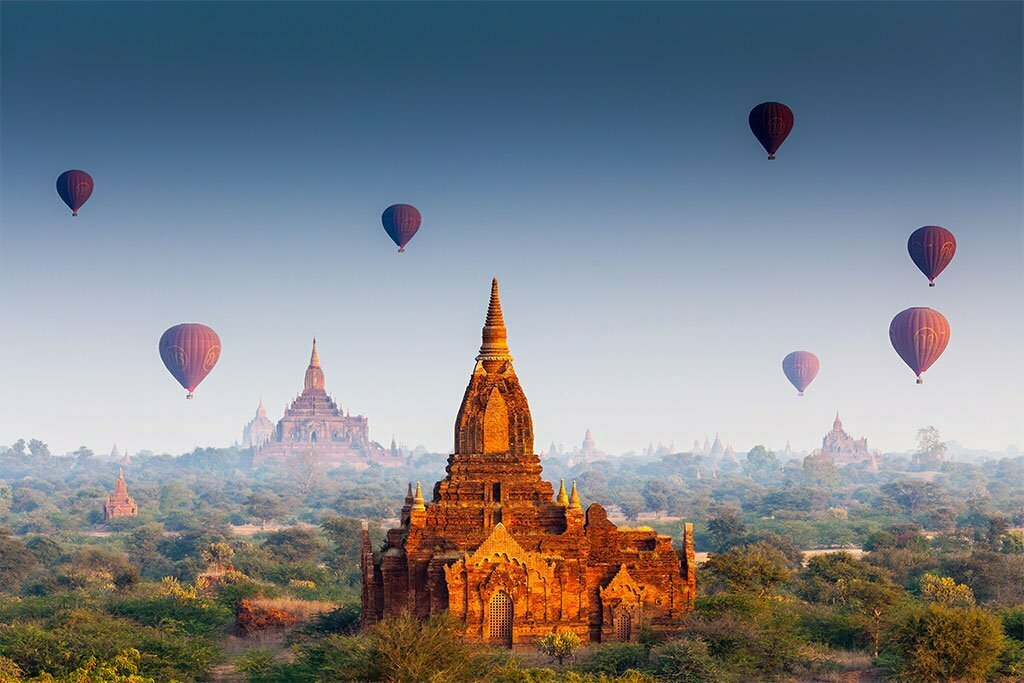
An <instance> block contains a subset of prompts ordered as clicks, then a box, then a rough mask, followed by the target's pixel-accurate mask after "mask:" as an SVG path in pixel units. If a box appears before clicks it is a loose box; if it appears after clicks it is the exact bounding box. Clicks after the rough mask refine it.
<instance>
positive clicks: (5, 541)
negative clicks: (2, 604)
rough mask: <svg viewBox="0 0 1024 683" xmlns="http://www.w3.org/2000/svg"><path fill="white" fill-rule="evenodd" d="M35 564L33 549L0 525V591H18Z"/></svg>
mask: <svg viewBox="0 0 1024 683" xmlns="http://www.w3.org/2000/svg"><path fill="white" fill-rule="evenodd" d="M35 565H36V556H35V555H33V554H32V551H31V550H29V549H28V548H27V547H25V544H24V543H22V542H21V541H19V540H18V539H16V538H14V537H13V536H11V535H10V529H6V528H3V527H0V592H4V591H16V590H17V589H18V587H19V586H20V585H21V582H22V581H24V580H25V577H27V576H28V575H29V573H30V572H31V571H32V568H33V567H35Z"/></svg>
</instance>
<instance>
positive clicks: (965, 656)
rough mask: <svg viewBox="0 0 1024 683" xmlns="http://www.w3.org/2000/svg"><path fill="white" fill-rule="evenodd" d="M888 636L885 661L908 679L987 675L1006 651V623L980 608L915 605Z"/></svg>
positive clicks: (890, 667) (900, 616)
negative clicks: (1004, 643) (1004, 641)
mask: <svg viewBox="0 0 1024 683" xmlns="http://www.w3.org/2000/svg"><path fill="white" fill-rule="evenodd" d="M887 636H888V637H887V638H886V641H887V642H886V650H885V653H884V655H883V657H882V663H883V665H884V666H885V667H886V668H887V669H889V670H890V672H892V674H893V675H895V676H896V677H898V678H900V679H902V680H906V681H951V680H965V681H980V680H984V679H985V677H986V676H988V675H989V674H990V673H992V672H993V671H994V670H995V669H996V668H997V666H998V665H999V662H998V658H999V655H1000V653H1001V652H1002V651H1003V631H1002V625H1001V624H1000V623H999V620H998V619H996V617H995V616H993V615H992V614H990V613H989V612H986V611H985V610H982V609H978V608H963V607H947V606H944V605H939V604H931V605H928V606H927V607H914V608H911V609H908V610H906V611H905V612H904V613H903V614H901V615H899V617H897V619H896V620H895V621H894V623H893V624H892V626H891V627H890V628H889V630H888V633H887Z"/></svg>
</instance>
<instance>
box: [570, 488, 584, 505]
mask: <svg viewBox="0 0 1024 683" xmlns="http://www.w3.org/2000/svg"><path fill="white" fill-rule="evenodd" d="M569 509H570V510H582V509H583V508H582V506H581V505H580V494H579V493H578V492H577V491H576V482H573V483H572V493H570V494H569Z"/></svg>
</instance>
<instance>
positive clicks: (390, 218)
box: [380, 204, 421, 253]
mask: <svg viewBox="0 0 1024 683" xmlns="http://www.w3.org/2000/svg"><path fill="white" fill-rule="evenodd" d="M380 221H381V223H383V224H384V230H385V231H386V232H387V233H388V237H390V238H391V239H392V240H394V242H395V244H397V245H398V252H399V253H402V252H403V251H405V245H407V244H409V240H411V239H412V236H413V235H415V234H416V231H417V230H419V229H420V221H421V218H420V212H419V210H418V209H417V208H416V207H415V206H412V205H411V204H393V205H391V206H389V207H388V208H386V209H384V213H383V215H381V217H380Z"/></svg>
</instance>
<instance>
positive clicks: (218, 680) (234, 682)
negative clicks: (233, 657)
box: [210, 662, 245, 683]
mask: <svg viewBox="0 0 1024 683" xmlns="http://www.w3.org/2000/svg"><path fill="white" fill-rule="evenodd" d="M210 673H211V674H212V676H211V678H210V681H211V682H212V683H245V676H243V675H242V674H240V673H238V671H236V670H235V665H234V664H232V663H231V662H226V663H224V664H218V665H217V666H215V667H213V670H212V671H211V672H210Z"/></svg>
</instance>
